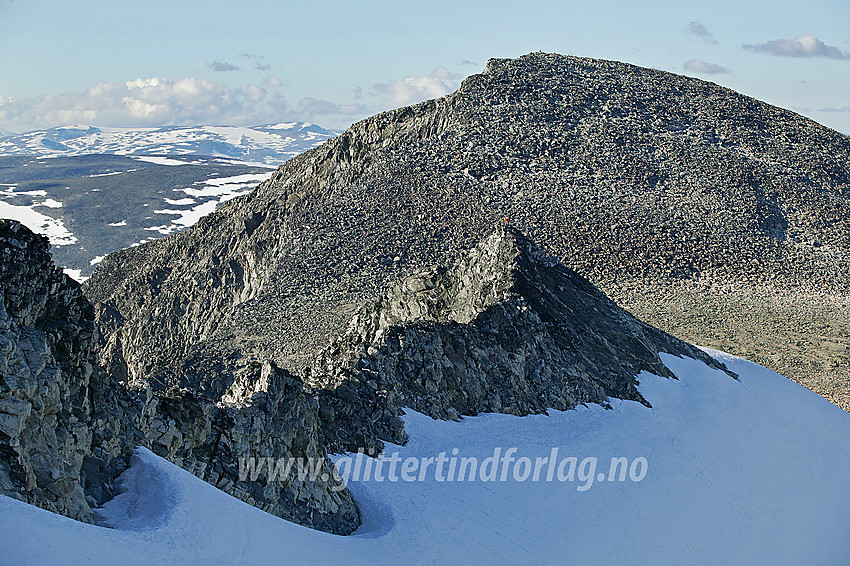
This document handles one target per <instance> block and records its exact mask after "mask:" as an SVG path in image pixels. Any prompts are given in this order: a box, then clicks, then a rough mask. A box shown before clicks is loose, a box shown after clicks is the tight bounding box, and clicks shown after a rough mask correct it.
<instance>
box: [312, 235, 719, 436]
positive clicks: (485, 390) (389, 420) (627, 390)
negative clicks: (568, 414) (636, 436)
mask: <svg viewBox="0 0 850 566" xmlns="http://www.w3.org/2000/svg"><path fill="white" fill-rule="evenodd" d="M662 351H663V352H667V353H671V354H674V355H678V356H688V357H691V358H695V359H699V360H702V361H704V362H705V363H706V364H708V365H710V366H713V367H718V368H723V369H725V368H724V366H723V365H722V364H720V363H718V362H717V361H715V360H714V359H713V358H711V357H709V356H708V355H706V354H705V353H703V352H702V351H701V350H699V349H697V348H695V347H693V346H691V345H690V344H686V343H684V342H682V341H681V340H678V339H676V338H673V337H672V336H670V335H668V334H666V333H664V332H662V331H660V330H658V329H656V328H652V327H650V326H648V325H646V324H644V323H642V322H640V321H638V320H637V319H635V318H634V317H633V316H631V315H630V314H629V313H627V312H626V311H624V310H623V309H621V308H620V307H618V306H616V305H615V304H614V303H613V302H612V301H611V300H610V299H608V298H607V297H606V296H605V295H604V294H602V293H601V292H600V291H599V290H598V289H597V288H595V287H594V286H593V285H591V284H590V283H589V282H588V281H587V280H586V279H584V278H583V277H581V276H580V275H578V274H577V273H575V272H574V271H573V270H571V269H569V268H567V267H566V266H564V265H563V264H561V263H560V262H559V261H558V259H557V258H555V257H551V256H548V255H546V254H545V253H544V252H543V251H542V250H540V249H539V248H537V247H536V246H535V245H534V244H532V243H531V242H529V241H528V240H527V239H526V238H525V237H523V236H522V235H521V234H520V233H519V232H517V231H516V230H515V229H513V228H510V227H507V226H501V227H499V228H497V229H496V230H495V231H494V232H493V233H491V234H490V235H489V236H487V237H486V238H484V239H483V240H482V241H481V242H480V243H479V244H478V245H477V246H476V247H475V248H474V249H473V250H472V251H471V252H469V254H468V255H467V256H466V257H464V258H462V259H461V260H460V261H458V263H456V264H455V265H454V266H453V267H452V268H451V269H445V268H437V267H433V268H429V269H425V270H420V271H418V272H416V273H414V274H412V275H409V276H407V277H405V278H404V279H402V280H401V281H399V282H398V283H397V284H395V285H394V286H393V287H392V288H391V289H390V290H389V291H387V292H386V293H385V294H384V295H383V296H382V297H381V298H380V299H379V300H377V301H375V302H373V303H371V304H368V305H366V306H364V307H363V308H362V309H361V310H360V311H359V312H358V313H357V314H356V315H355V316H354V317H353V318H352V320H351V322H350V324H349V328H348V331H347V332H346V333H345V334H344V335H343V336H341V337H339V338H337V339H336V340H334V342H333V343H332V344H331V345H330V346H329V347H327V348H326V349H325V350H323V351H322V353H321V355H320V356H319V357H318V359H317V360H316V362H315V363H314V364H313V366H312V371H311V377H310V379H309V382H310V383H311V385H313V386H314V387H318V388H320V389H321V390H322V395H320V397H319V401H320V404H321V408H320V411H319V414H320V416H323V420H324V421H325V426H324V430H325V432H326V436H327V437H328V442H329V443H330V444H331V445H338V446H339V447H342V448H347V449H349V450H352V449H354V448H361V447H363V448H372V447H371V446H366V447H364V446H363V445H362V444H361V443H362V440H361V438H363V437H368V436H369V435H370V433H371V434H372V435H377V436H380V437H381V438H383V439H385V440H390V441H392V442H399V440H402V439H403V431H401V430H399V428H398V422H399V421H398V419H397V416H398V415H397V413H396V412H395V411H394V410H393V407H410V408H412V409H415V410H417V411H420V412H423V413H425V414H428V415H430V416H431V417H433V418H441V419H456V418H458V417H459V416H460V415H476V414H478V413H479V412H502V413H510V414H515V415H526V414H530V413H542V412H545V411H546V409H548V408H554V409H558V410H567V409H571V408H573V407H575V406H576V405H577V404H580V403H599V404H603V405H605V404H607V401H608V398H609V397H616V398H619V399H631V400H635V401H639V402H641V403H645V404H647V402H646V400H644V399H643V397H642V396H641V395H640V393H639V392H638V390H637V387H636V386H637V385H638V380H637V376H638V374H640V372H642V371H647V372H651V373H654V374H656V375H661V376H666V377H674V376H673V375H672V373H671V372H670V371H669V370H668V369H667V368H666V367H665V366H664V365H663V363H662V362H661V359H660V358H659V356H658V353H659V352H662ZM358 402H359V403H360V404H359V405H356V403H358ZM364 408H365V410H363V409H364ZM355 409H356V410H355ZM358 433H359V434H360V435H361V436H360V437H353V436H352V435H356V434H358Z"/></svg>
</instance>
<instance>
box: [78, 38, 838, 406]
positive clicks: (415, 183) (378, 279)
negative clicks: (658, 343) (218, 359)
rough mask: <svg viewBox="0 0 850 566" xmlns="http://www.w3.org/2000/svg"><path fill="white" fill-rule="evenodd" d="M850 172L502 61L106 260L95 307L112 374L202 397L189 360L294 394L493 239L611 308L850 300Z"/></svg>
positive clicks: (802, 146)
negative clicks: (356, 321)
mask: <svg viewBox="0 0 850 566" xmlns="http://www.w3.org/2000/svg"><path fill="white" fill-rule="evenodd" d="M848 163H850V138H847V137H846V136H843V135H841V134H838V133H837V132H834V131H832V130H829V129H828V128H824V127H822V126H820V125H818V124H816V123H814V122H812V121H811V120H808V119H805V118H803V117H801V116H798V115H796V114H794V113H792V112H789V111H786V110H782V109H779V108H776V107H772V106H770V105H768V104H765V103H762V102H759V101H757V100H754V99H752V98H749V97H746V96H742V95H740V94H737V93H735V92H732V91H730V90H728V89H725V88H723V87H720V86H718V85H715V84H712V83H709V82H705V81H700V80H697V79H693V78H688V77H682V76H677V75H673V74H670V73H665V72H661V71H657V70H652V69H645V68H640V67H636V66H633V65H627V64H622V63H616V62H611V61H600V60H593V59H584V58H577V57H566V56H560V55H553V54H545V53H534V54H530V55H527V56H524V57H521V58H518V59H510V60H507V59H497V60H492V61H490V62H489V63H488V64H487V67H486V69H485V70H484V72H483V73H481V74H478V75H473V76H471V77H469V78H468V79H466V80H465V81H464V83H463V84H462V85H461V87H460V88H459V89H458V91H457V92H456V93H453V94H451V95H449V96H447V97H445V98H442V99H439V100H435V101H429V102H425V103H422V104H419V105H416V106H412V107H408V108H403V109H399V110H395V111H391V112H387V113H384V114H380V115H378V116H375V117H372V118H369V119H367V120H364V121H362V122H359V123H357V124H355V125H354V126H352V127H351V128H350V129H349V130H348V131H347V132H345V133H344V134H342V135H341V136H339V137H338V138H336V139H334V140H331V141H329V142H327V143H326V144H324V145H322V146H321V147H319V148H316V149H315V150H312V151H310V152H308V153H305V154H303V155H301V156H299V157H296V158H294V159H292V160H290V161H288V162H286V163H285V164H284V165H283V166H281V168H280V169H278V171H277V172H275V174H274V175H273V176H272V177H271V178H270V179H269V181H267V182H265V183H263V184H262V185H260V186H259V188H258V189H257V190H256V191H255V192H253V193H252V194H250V195H248V196H245V197H244V198H237V199H234V200H232V201H230V202H228V203H227V204H225V205H224V206H222V207H221V208H220V209H219V210H218V211H217V212H216V213H214V214H212V215H210V216H207V217H205V218H204V219H202V220H201V221H200V222H199V223H198V224H197V225H196V226H195V227H193V228H192V229H189V230H187V231H185V232H183V233H181V234H179V235H175V236H172V237H168V238H165V239H163V240H159V241H157V242H153V243H150V244H147V245H144V246H139V247H137V248H133V249H131V250H124V251H122V252H119V253H117V254H113V255H111V256H109V257H108V258H107V259H105V260H104V261H103V262H101V264H99V265H98V267H97V269H96V270H95V272H94V275H93V276H92V278H91V279H90V280H89V281H88V282H87V284H86V292H87V293H88V294H89V296H90V297H91V298H92V300H93V302H96V303H98V304H99V306H98V312H99V313H102V314H100V315H99V316H100V319H99V320H100V321H103V323H104V334H105V336H106V338H107V343H106V347H105V348H104V349H103V350H102V352H101V353H102V358H103V360H104V361H105V363H107V364H108V367H110V368H112V369H113V371H114V372H115V373H116V375H119V374H124V375H126V379H127V380H128V381H130V382H138V383H150V384H151V385H152V386H154V387H157V388H167V387H169V386H172V385H181V386H191V387H197V386H198V382H197V380H198V379H201V376H192V375H189V373H187V369H186V368H191V367H193V366H194V363H190V364H187V363H186V360H188V359H190V358H193V357H194V356H196V353H197V352H198V351H204V350H211V351H219V352H225V353H226V352H233V351H237V350H238V351H240V352H243V355H251V352H265V353H268V354H269V355H272V356H273V357H274V361H275V362H276V363H277V364H278V365H279V366H280V367H283V368H286V369H288V370H290V371H292V372H294V373H299V374H300V373H302V372H303V370H304V367H305V366H307V365H309V364H310V361H311V359H312V357H313V356H315V352H317V351H318V350H320V349H321V348H323V347H324V346H326V345H327V344H328V342H329V341H330V340H331V339H332V338H333V337H334V336H336V335H338V334H340V333H342V332H344V331H345V328H346V325H347V322H348V320H349V319H350V318H351V316H352V315H353V314H354V312H355V311H356V309H357V308H358V307H359V306H360V305H362V304H364V303H365V302H366V301H370V300H373V299H374V297H376V296H378V295H379V294H380V293H381V292H382V291H383V290H384V289H386V288H387V287H388V286H389V285H391V284H392V281H393V280H394V279H395V278H397V277H398V276H400V275H402V274H404V273H407V272H408V271H410V270H412V269H414V270H415V269H418V268H419V267H420V266H422V265H432V264H439V265H452V264H453V263H454V262H455V261H457V260H458V259H459V258H460V257H462V256H463V255H464V254H465V253H466V251H467V250H469V249H470V248H471V247H473V246H474V245H475V244H476V243H477V242H478V241H479V240H480V238H481V237H482V235H484V234H486V233H488V231H489V230H490V229H491V227H492V226H493V224H494V223H495V222H500V221H501V220H502V218H507V219H508V220H509V222H510V224H511V225H512V226H516V227H517V228H518V229H519V230H521V231H522V232H523V233H524V234H526V235H527V236H528V237H529V238H530V239H531V240H532V241H534V242H535V243H537V244H538V245H540V246H542V247H544V248H545V249H547V250H550V251H551V253H552V254H553V255H556V256H557V257H558V258H559V259H560V260H561V261H562V262H563V263H564V264H565V265H567V266H569V267H571V268H573V269H575V270H576V271H577V272H578V273H580V274H582V275H583V276H585V277H587V278H588V279H589V280H590V281H592V282H593V283H594V284H595V285H598V286H599V287H600V288H601V289H603V291H605V292H606V294H608V295H609V296H613V297H614V298H615V299H616V300H618V301H620V300H623V298H629V297H633V296H637V298H635V299H634V300H633V301H632V302H633V303H641V304H647V305H650V306H651V305H652V304H653V297H655V296H657V294H658V292H659V290H669V289H673V288H678V287H676V286H677V285H680V284H681V285H698V286H699V288H700V289H703V290H706V289H707V291H705V292H706V293H715V295H717V294H720V293H722V290H723V289H726V288H728V287H729V286H735V287H736V288H737V287H740V286H744V287H745V288H747V289H755V288H759V289H761V288H768V289H776V290H778V291H783V290H791V291H793V290H801V291H806V292H813V293H814V292H817V293H820V292H823V293H833V294H836V295H841V296H844V295H846V294H847V291H848V286H847V281H848V280H850V252H848V250H850V229H848V228H849V227H848V216H847V214H846V210H847V209H848V207H850V202H848V198H850V170H848ZM690 293H691V287H687V288H686V289H685V292H684V294H685V296H690ZM715 295H712V296H715ZM704 302H705V305H707V306H706V310H705V311H701V313H700V314H701V315H705V316H713V315H714V314H715V313H714V312H713V311H711V310H710V308H709V307H711V305H712V304H714V303H712V301H710V300H706V301H704ZM699 303H700V301H697V308H701V307H700V306H699ZM647 308H648V309H649V307H647ZM650 310H651V309H650ZM688 314H689V313H688V312H685V313H684V314H681V313H680V314H679V318H680V319H682V318H687V316H688ZM720 314H721V315H722V314H723V313H720ZM701 326H702V327H704V326H705V325H701ZM696 328H699V326H696ZM211 385H214V387H215V388H219V389H220V388H221V387H226V383H221V384H217V385H216V384H211Z"/></svg>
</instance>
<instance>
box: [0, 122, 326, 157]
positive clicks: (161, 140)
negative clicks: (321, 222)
mask: <svg viewBox="0 0 850 566" xmlns="http://www.w3.org/2000/svg"><path fill="white" fill-rule="evenodd" d="M337 133H338V132H335V131H333V130H326V129H324V128H322V127H320V126H317V125H315V124H309V123H303V122H283V123H280V124H267V125H263V126H252V127H242V126H165V127H161V128H95V127H93V126H62V127H58V128H49V129H47V130H38V131H33V132H26V133H23V134H11V135H2V132H0V155H2V156H75V155H89V154H110V155H203V156H212V157H223V158H232V159H238V160H240V161H246V162H250V163H253V164H257V163H261V164H265V165H275V166H277V165H280V164H281V163H283V162H284V161H286V160H287V159H290V158H292V157H294V156H296V155H298V154H299V153H303V152H304V151H306V150H308V149H311V148H313V147H315V146H317V145H319V144H321V143H322V142H324V141H325V140H327V139H330V138H332V137H335V136H336V135H337Z"/></svg>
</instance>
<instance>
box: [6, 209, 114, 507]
mask: <svg viewBox="0 0 850 566" xmlns="http://www.w3.org/2000/svg"><path fill="white" fill-rule="evenodd" d="M0 281H2V285H0V292H2V300H0V493H3V494H5V495H9V496H12V497H16V498H19V499H23V500H25V501H29V502H31V503H34V504H36V505H38V506H40V507H44V508H45V509H50V510H52V511H55V512H57V513H62V514H63V515H67V516H69V517H72V518H75V519H79V520H83V521H86V520H91V507H90V505H89V502H88V501H87V500H86V494H85V492H84V491H83V488H82V485H83V481H84V479H83V476H84V472H83V460H84V459H85V458H86V457H87V456H89V455H90V454H91V445H92V435H93V432H94V430H93V429H94V428H95V427H94V426H92V425H93V424H94V418H95V416H94V415H95V413H96V411H95V410H94V408H93V399H92V397H91V395H90V394H91V392H92V390H93V389H97V388H98V387H97V384H95V383H92V382H94V381H97V380H99V379H102V376H101V375H100V374H99V373H98V372H97V371H96V369H95V363H94V362H95V349H94V343H95V339H96V328H95V324H94V312H93V310H92V307H91V305H90V304H89V302H88V301H87V300H86V298H85V297H84V296H83V294H82V290H81V289H80V286H79V284H78V283H76V282H75V281H73V280H71V279H69V278H68V277H66V276H65V275H64V274H63V273H62V271H61V270H59V269H57V268H56V267H55V266H54V265H53V263H52V261H51V259H50V254H49V253H48V242H47V238H45V237H43V236H36V235H35V234H33V233H32V232H30V231H29V230H28V229H27V228H25V227H23V226H22V225H20V224H18V223H17V222H12V221H9V220H2V219H0ZM90 386H92V387H90Z"/></svg>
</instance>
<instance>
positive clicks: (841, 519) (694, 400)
mask: <svg viewBox="0 0 850 566" xmlns="http://www.w3.org/2000/svg"><path fill="white" fill-rule="evenodd" d="M711 354H712V355H715V356H716V357H718V358H721V359H722V360H723V361H724V362H725V363H726V364H727V365H728V366H729V367H730V369H732V370H733V371H735V372H737V373H738V374H739V375H740V381H736V380H734V379H732V378H730V377H729V376H728V375H727V374H725V373H723V372H720V371H717V370H713V369H710V368H708V367H707V366H705V365H704V364H702V363H701V362H697V361H694V360H691V359H680V358H676V357H673V356H666V355H665V357H664V362H665V364H666V365H667V366H668V367H669V368H670V369H671V370H673V371H674V372H675V374H676V375H677V376H678V377H679V380H678V381H677V380H668V379H664V378H660V377H657V376H654V375H650V374H646V373H644V374H642V375H641V376H640V382H641V385H640V391H641V393H642V394H643V395H644V397H646V399H648V400H649V401H650V403H652V405H653V408H652V409H649V408H647V407H644V406H643V405H640V404H638V403H635V402H627V401H619V400H612V402H611V405H612V408H613V410H605V409H603V408H602V407H600V406H596V405H591V406H587V407H580V408H579V409H577V410H574V411H566V412H559V411H550V414H549V415H548V416H546V415H537V416H528V417H513V416H509V415H498V414H484V415H480V416H477V417H468V418H465V419H463V420H462V421H459V422H446V421H435V420H431V419H429V418H427V417H425V416H424V415H421V414H418V413H415V412H412V411H408V413H407V415H406V417H405V423H406V427H407V431H408V433H409V435H410V441H409V443H408V444H407V445H406V446H393V445H387V447H386V453H387V454H389V453H392V452H395V451H398V453H399V455H400V456H401V457H402V458H406V457H411V456H413V457H434V456H436V455H438V454H439V453H440V452H443V451H445V452H447V453H449V454H451V453H452V450H453V449H454V448H457V449H458V453H459V454H460V455H462V456H477V457H479V458H480V459H483V458H486V457H487V456H490V455H492V454H493V451H494V447H502V448H503V450H504V449H506V448H508V447H516V448H517V452H516V454H517V456H520V455H523V456H528V457H531V459H532V460H533V459H534V458H535V457H546V456H548V455H549V454H550V451H551V449H552V448H554V447H558V449H559V451H560V453H561V455H562V456H575V457H577V458H578V460H579V461H581V460H582V459H584V458H587V457H595V458H597V459H598V461H599V467H598V468H597V471H600V472H607V471H608V465H607V463H608V462H609V461H610V459H611V458H612V457H626V458H628V459H629V460H630V461H634V460H635V459H637V458H641V457H642V458H646V461H647V463H648V468H647V471H646V475H645V477H644V478H643V479H642V480H641V481H631V480H629V479H627V480H626V481H623V482H620V481H612V482H609V481H607V480H605V479H604V478H600V479H601V480H604V481H594V482H593V483H592V485H591V486H590V488H589V489H587V490H586V491H580V490H579V489H577V487H578V486H579V482H577V481H572V482H571V481H564V482H561V481H557V480H556V481H551V482H547V481H537V482H534V481H531V480H527V481H515V480H513V479H511V478H509V479H508V481H504V482H502V481H495V482H484V481H472V482H457V481H454V482H438V481H436V480H435V479H434V475H433V474H429V475H428V477H427V479H426V481H423V482H418V481H417V482H403V481H398V482H389V481H384V482H376V481H374V480H373V481H365V482H364V481H352V482H350V483H349V486H350V488H351V490H352V492H353V494H354V496H355V498H356V499H357V501H358V505H359V507H360V510H361V514H362V517H363V525H362V527H361V528H360V529H359V530H358V531H356V532H355V533H354V534H353V535H351V536H347V537H343V536H335V535H330V534H326V533H322V532H318V531H313V530H310V529H307V528H305V527H301V526H299V525H296V524H293V523H289V522H287V521H284V520H282V519H278V518H276V517H273V516H271V515H268V514H266V513H264V512H262V511H260V510H258V509H255V508H253V507H250V506H249V505H246V504H244V503H242V502H240V501H238V500H236V499H234V498H232V497H230V496H228V495H226V494H224V493H223V492H221V491H218V490H217V489H215V488H213V487H212V486H210V485H208V484H206V483H204V482H203V481H201V480H200V479H197V478H196V477H194V476H192V475H191V474H189V473H188V472H186V471H184V470H182V469H180V468H179V467H176V466H174V465H172V464H170V463H169V462H167V461H165V460H163V459H161V458H159V457H157V456H155V455H154V454H152V453H151V452H149V451H147V450H144V449H139V450H138V452H137V456H136V457H135V459H134V463H133V465H132V467H131V468H130V469H129V470H128V471H127V472H125V474H124V475H123V476H122V481H123V488H124V490H125V491H124V493H122V494H121V495H119V496H118V497H116V498H115V499H114V500H112V501H111V502H109V503H107V504H106V505H105V506H104V508H103V509H102V510H101V513H102V515H103V517H104V524H108V525H110V526H111V528H107V527H105V526H94V525H87V524H83V523H78V522H76V521H73V520H70V519H67V518H65V517H61V516H59V515H55V514H52V513H49V512H47V511H44V510H41V509H38V508H35V507H32V506H29V505H27V504H24V503H21V502H19V501H16V500H13V499H10V498H7V497H0V540H2V551H0V556H2V561H4V563H7V564H65V565H76V564H121V565H122V566H125V565H131V564H145V565H152V564H163V565H166V564H167V565H175V564H251V565H262V564H288V563H303V562H304V561H305V560H307V561H309V562H310V563H315V564H328V563H334V564H423V563H433V564H503V563H512V564H656V565H657V564H711V565H716V564H771V565H775V564H789V565H790V564H795V565H798V564H819V565H846V564H850V537H847V525H848V524H850V481H848V478H850V450H848V447H850V415H848V414H847V413H845V412H844V411H842V410H841V409H839V408H838V407H836V406H834V405H832V404H830V403H829V402H827V401H826V400H824V399H822V398H821V397H819V396H817V395H815V394H814V393H812V392H810V391H808V390H806V389H804V388H803V387H801V386H799V385H797V384H795V383H794V382H792V381H790V380H788V379H785V378H783V377H781V376H779V375H777V374H775V373H773V372H771V371H769V370H767V369H764V368H762V367H760V366H757V365H755V364H753V363H750V362H747V361H745V360H741V359H739V358H734V357H732V356H728V355H725V354H722V353H719V352H713V351H712V352H711Z"/></svg>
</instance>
